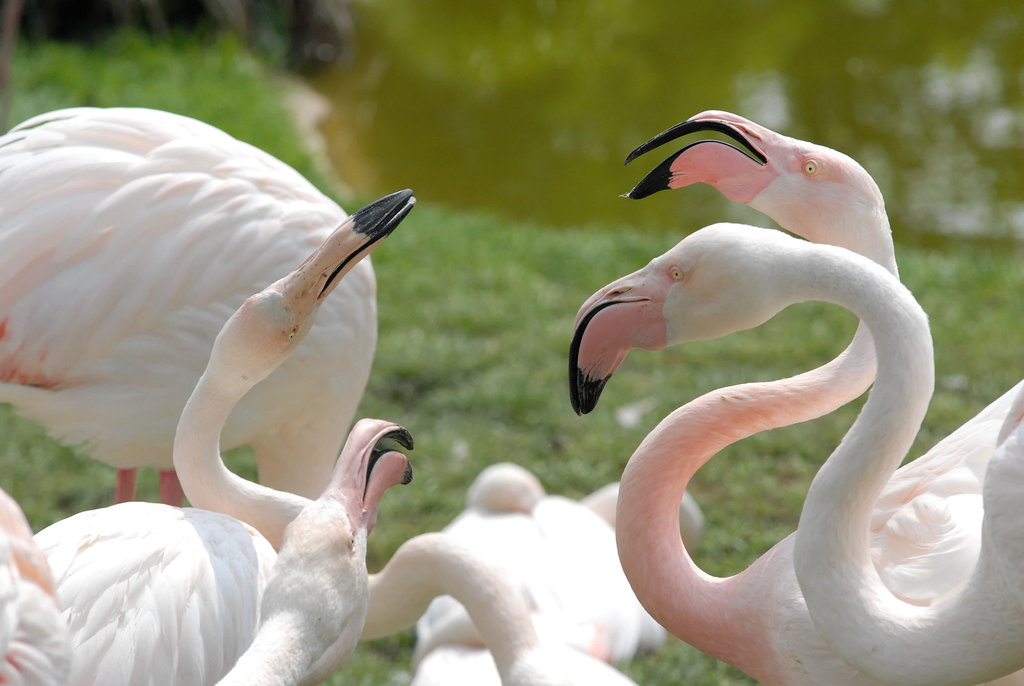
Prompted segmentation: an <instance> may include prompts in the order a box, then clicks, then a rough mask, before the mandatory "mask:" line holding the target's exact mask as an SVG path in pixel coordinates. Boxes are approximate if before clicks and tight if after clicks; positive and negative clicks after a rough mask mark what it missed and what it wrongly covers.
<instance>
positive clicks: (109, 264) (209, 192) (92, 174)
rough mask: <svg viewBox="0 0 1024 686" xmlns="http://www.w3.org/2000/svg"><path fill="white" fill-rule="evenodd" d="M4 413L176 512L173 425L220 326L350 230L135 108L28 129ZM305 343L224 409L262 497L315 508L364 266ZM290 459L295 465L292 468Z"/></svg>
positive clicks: (6, 336) (6, 262) (0, 358)
mask: <svg viewBox="0 0 1024 686" xmlns="http://www.w3.org/2000/svg"><path fill="white" fill-rule="evenodd" d="M0 176H2V177H3V179H4V182H3V184H0V402H10V403H12V404H13V405H14V407H15V409H16V410H17V412H18V413H19V414H21V415H22V416H25V417H28V418H30V419H32V420H35V421H37V422H39V423H40V424H42V425H43V426H45V427H46V428H47V430H48V431H49V432H50V434H51V435H52V436H53V437H54V438H56V439H58V440H60V441H63V442H65V443H67V444H81V445H82V446H84V448H85V450H86V451H87V452H88V453H89V454H90V455H91V456H92V457H94V458H96V459H98V460H100V461H102V462H105V463H107V464H110V465H113V466H115V467H117V468H118V470H119V471H118V489H117V495H116V500H117V502H123V501H125V500H131V499H132V497H133V494H134V490H135V468H137V467H153V468H156V469H159V470H161V502H166V503H169V504H172V505H181V503H182V500H181V490H180V486H179V485H178V483H177V480H176V479H175V478H174V473H173V471H172V469H171V466H172V465H171V452H172V441H173V438H174V427H175V421H176V419H177V417H178V415H179V414H180V413H181V408H182V406H183V405H184V404H185V400H186V399H187V398H188V396H189V393H190V392H191V390H192V388H193V387H194V386H195V383H196V380H197V379H198V378H199V375H200V373H201V372H202V371H203V368H204V367H205V365H206V361H207V359H208V358H209V355H210V347H211V345H212V344H213V339H214V337H215V336H216V335H217V332H218V331H219V330H220V328H221V326H223V324H224V322H225V320H227V318H228V316H229V315H230V314H231V313H232V312H234V311H235V310H236V309H237V308H238V306H239V305H241V304H242V301H243V300H245V298H247V297H248V296H249V295H251V294H252V293H255V292H256V291H258V290H260V289H261V288H263V287H264V286H265V285H266V284H268V283H270V282H272V281H274V280H275V279H279V278H281V277H282V276H284V275H285V274H287V273H288V272H290V271H291V270H292V268H293V267H294V265H296V264H298V262H300V261H301V260H302V259H303V258H304V257H305V256H306V255H308V254H309V253H310V251H311V250H312V249H313V248H315V247H316V246H317V245H319V244H320V243H322V242H323V241H324V239H325V238H326V237H327V236H328V234H330V233H331V231H332V230H333V228H334V227H336V226H338V225H339V224H341V223H342V221H343V220H344V219H345V212H344V211H343V210H342V209H341V208H340V207H338V205H337V204H336V203H335V202H333V201H332V200H330V199H329V198H327V197H326V196H325V195H324V194H323V193H321V192H320V191H318V190H317V189H316V188H315V187H314V186H313V185H312V184H310V183H309V182H308V181H306V179H304V178H303V177H302V176H301V175H299V174H298V173H297V172H296V171H295V170H294V169H292V168H291V167H289V166H287V165H285V164H284V163H282V162H280V161H279V160H277V159H275V158H274V157H272V156H271V155H268V154H267V153H265V152H263V151H262V150H259V149H258V148H255V147H253V146H251V145H248V144H246V143H243V142H241V141H239V140H236V139H234V138H232V137H231V136H229V135H227V134H226V133H224V132H222V131H220V130H218V129H216V128H214V127H212V126H209V125H207V124H204V123H202V122H199V121H196V120H194V119H190V118H188V117H182V116H179V115H176V114H171V113H169V112H161V111H157V110H150V109H141V108H113V109H97V108H75V109H66V110H57V111H54V112H49V113H46V114H43V115H39V116H37V117H34V118H32V119H29V120H28V121H26V122H24V123H23V124H21V125H19V126H17V127H15V128H14V129H12V130H11V131H9V132H8V133H7V134H5V135H4V136H2V137H0ZM337 291H338V293H337V294H336V295H335V296H334V297H333V298H331V300H330V301H328V302H326V303H324V304H323V306H322V307H321V308H320V312H319V314H318V316H317V321H316V323H315V325H313V327H312V330H311V332H310V334H309V336H308V337H307V340H306V343H305V345H303V346H302V349H301V350H300V351H298V352H297V353H296V354H295V355H293V356H292V358H291V359H290V360H289V361H288V362H287V363H285V364H284V365H283V367H282V368H281V369H280V370H278V371H277V372H275V373H274V374H273V375H271V377H270V378H269V379H267V380H266V382H265V383H263V384H261V385H260V386H259V387H258V388H256V389H254V391H253V392H252V393H250V394H248V395H247V396H246V397H245V398H244V399H243V400H242V401H241V402H240V403H239V406H238V408H237V409H236V410H235V411H234V412H233V413H232V415H231V417H230V418H229V420H228V422H227V424H226V426H225V427H224V434H223V438H222V446H223V448H224V449H225V450H227V449H231V448H234V447H237V446H240V445H250V446H252V449H253V452H254V454H255V458H256V461H257V464H258V466H259V478H260V481H261V482H262V483H264V484H266V485H268V486H270V487H272V488H275V489H278V490H286V491H291V492H294V493H297V494H299V495H303V496H305V497H316V496H317V495H318V494H319V493H320V491H321V490H322V489H323V485H324V484H325V483H326V482H327V477H328V475H329V473H330V471H331V466H332V465H333V463H334V458H335V457H336V456H337V454H338V450H339V448H340V446H341V444H342V442H343V440H344V437H345V432H346V431H347V429H348V427H349V425H350V424H351V422H352V418H353V417H354V415H355V410H356V406H357V404H358V402H359V399H360V397H361V395H362V392H363V389H364V388H365V386H366V381H367V379H368V377H369V372H370V365H371V362H372V360H373V353H374V348H375V346H376V340H377V314H376V284H375V281H374V274H373V268H372V266H371V265H370V262H369V260H365V261H363V262H361V263H360V264H359V265H358V266H357V267H356V268H354V269H353V270H352V273H350V274H349V275H348V276H347V277H346V278H345V280H344V282H343V283H341V284H339V285H338V287H337ZM297 456H301V459H296V457H297Z"/></svg>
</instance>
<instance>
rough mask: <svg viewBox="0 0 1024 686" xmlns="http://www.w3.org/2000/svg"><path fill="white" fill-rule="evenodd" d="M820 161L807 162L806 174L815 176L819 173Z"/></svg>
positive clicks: (805, 165)
mask: <svg viewBox="0 0 1024 686" xmlns="http://www.w3.org/2000/svg"><path fill="white" fill-rule="evenodd" d="M818 166H819V165H818V160H807V161H806V162H804V174H807V176H814V175H815V174H817V173H818Z"/></svg>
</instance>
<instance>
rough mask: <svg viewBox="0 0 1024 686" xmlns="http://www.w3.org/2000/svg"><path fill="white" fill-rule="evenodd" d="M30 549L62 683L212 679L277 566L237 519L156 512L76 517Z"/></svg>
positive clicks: (149, 507)
mask: <svg viewBox="0 0 1024 686" xmlns="http://www.w3.org/2000/svg"><path fill="white" fill-rule="evenodd" d="M36 541H37V543H38V544H39V547H40V548H41V549H42V551H43V553H44V554H46V555H47V561H48V562H49V564H50V566H51V569H52V570H53V573H54V580H55V581H56V584H57V589H58V598H59V601H60V605H61V607H63V608H65V610H64V613H63V617H64V621H65V622H66V624H67V626H68V628H69V630H70V632H71V635H72V637H73V642H74V646H75V652H74V660H73V662H72V671H71V678H70V680H69V682H68V683H70V684H153V685H154V686H155V685H156V684H188V683H192V684H208V683H213V682H215V681H216V680H217V679H219V678H220V677H221V676H223V675H224V674H225V673H226V672H227V671H228V669H230V667H231V666H232V665H233V664H234V663H235V660H237V659H238V656H239V655H241V654H242V652H243V651H245V649H246V648H247V647H248V646H249V643H250V642H251V641H252V637H253V634H254V632H255V630H256V623H257V621H258V619H259V600H260V598H261V597H262V595H263V591H264V589H265V587H266V583H267V579H268V577H269V575H270V571H271V569H272V568H273V565H274V562H275V560H276V559H277V553H276V552H275V551H274V549H273V547H272V546H271V545H270V544H269V543H268V542H267V540H266V539H265V538H264V537H263V536H261V535H260V534H259V532H257V531H256V530H255V529H253V528H252V527H250V526H248V525H247V524H245V523H243V522H240V521H238V520H237V519H234V518H233V517H229V516H227V515H222V514H219V513H216V512H208V511H205V510H197V509H195V508H184V509H179V508H174V507H170V506H167V505H160V504H155V503H121V504H120V505H116V506H113V507H110V508H103V509H100V510H90V511H88V512H81V513H79V514H77V515H73V516H72V517H69V518H67V519H65V520H62V521H60V522H57V523H56V524H53V525H51V526H49V527H47V528H46V529H43V530H42V531H40V532H39V533H38V534H37V535H36ZM149 542H159V545H153V544H152V543H149ZM115 549H116V553H115V552H114V550H115ZM112 557H113V558H114V559H116V561H117V564H111V562H112V560H111V558H112ZM119 656H130V659H118V657H119ZM154 665H162V667H161V668H160V669H154Z"/></svg>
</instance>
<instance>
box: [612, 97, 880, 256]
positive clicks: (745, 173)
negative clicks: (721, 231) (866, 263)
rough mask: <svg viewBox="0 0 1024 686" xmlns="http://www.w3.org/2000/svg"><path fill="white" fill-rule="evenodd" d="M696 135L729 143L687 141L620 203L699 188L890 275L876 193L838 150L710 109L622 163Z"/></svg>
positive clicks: (872, 183) (861, 170) (867, 177)
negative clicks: (715, 136)
mask: <svg viewBox="0 0 1024 686" xmlns="http://www.w3.org/2000/svg"><path fill="white" fill-rule="evenodd" d="M702 132H715V133H718V134H721V135H724V136H726V137H728V138H729V139H731V142H728V141H722V140H718V139H705V140H698V141H695V142H693V143H690V144H689V145H687V146H686V147H684V148H683V149H682V150H679V151H678V152H676V153H675V154H673V155H672V156H670V157H669V158H668V159H666V160H665V161H664V162H662V163H661V164H660V165H658V166H657V167H655V168H654V169H653V170H652V171H651V172H650V173H649V174H647V176H645V177H644V178H643V179H642V180H641V181H640V182H639V183H638V184H637V185H636V187H634V188H633V190H631V191H630V192H629V193H627V194H626V197H629V198H633V199H640V198H645V197H647V196H649V195H651V194H652V193H656V192H658V191H661V190H666V189H669V188H683V187H685V186H689V185H691V184H695V183H706V184H708V185H710V186H714V187H715V188H717V189H718V190H719V191H720V192H721V193H722V194H723V195H724V196H725V197H727V198H729V199H730V200H734V201H737V202H742V203H746V204H748V205H750V206H751V207H753V208H754V209H756V210H759V211H761V212H763V213H765V214H766V215H768V216H769V217H771V218H772V219H774V220H775V221H776V222H777V223H778V224H779V226H781V227H783V228H784V229H786V230H788V231H792V232H793V233H795V234H797V235H799V236H803V237H804V238H806V239H808V240H811V241H814V242H815V243H829V244H832V245H839V246H841V247H844V248H847V249H850V250H854V251H855V252H860V253H862V254H865V255H867V256H868V257H871V258H872V259H874V260H875V261H877V262H880V263H882V264H884V265H885V266H891V267H892V270H893V271H894V270H895V258H893V257H892V253H893V247H892V236H891V234H890V231H889V220H888V217H887V215H886V213H885V201H884V199H883V198H882V192H881V191H880V190H879V188H878V185H877V184H876V183H875V181H874V179H872V178H871V175H870V174H868V173H867V171H866V170H865V169H864V168H863V167H862V166H861V165H860V164H858V163H857V161H856V160H854V159H852V158H851V157H849V156H847V155H844V154H843V153H841V152H838V151H836V150H833V149H831V148H827V147H825V146H823V145H816V144H814V143H808V142H806V141H801V140H798V139H796V138H790V137H789V136H783V135H782V134H779V133H776V132H774V131H772V130H771V129H768V128H765V127H763V126H761V125H759V124H756V123H754V122H752V121H750V120H749V119H744V118H743V117H740V116H738V115H735V114H732V113H730V112H721V111H715V110H710V111H707V112H702V113H700V114H698V115H695V116H693V117H691V118H689V119H687V120H686V121H684V122H682V123H680V124H677V125H675V126H673V127H672V128H670V129H668V130H666V131H663V132H662V133H660V134H658V135H657V136H654V137H653V138H651V139H650V140H649V141H647V142H646V143H644V144H642V145H640V146H639V147H637V148H636V149H635V150H633V152H631V153H630V154H629V156H628V157H627V158H626V162H627V163H629V162H631V161H633V160H634V159H636V158H637V157H639V156H640V155H643V154H644V153H646V152H649V151H650V150H653V149H654V148H656V147H658V146H661V145H663V144H665V143H667V142H669V141H672V140H675V139H676V138H680V137H682V136H686V135H689V134H693V133H702ZM890 263H891V264H890Z"/></svg>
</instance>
